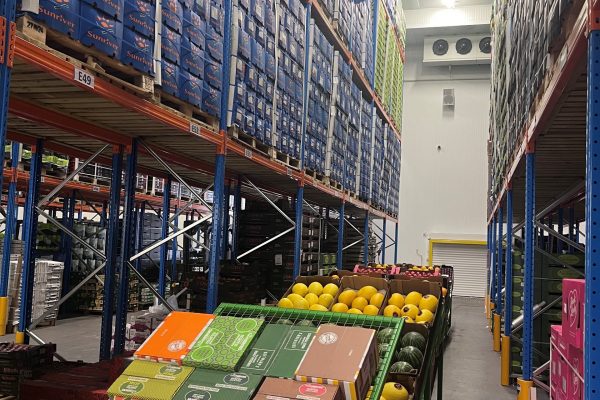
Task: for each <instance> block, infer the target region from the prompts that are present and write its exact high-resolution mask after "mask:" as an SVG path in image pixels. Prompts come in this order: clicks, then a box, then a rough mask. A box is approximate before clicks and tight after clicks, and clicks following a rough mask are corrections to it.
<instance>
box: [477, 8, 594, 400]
mask: <svg viewBox="0 0 600 400" xmlns="http://www.w3.org/2000/svg"><path fill="white" fill-rule="evenodd" d="M561 3H562V2H561ZM567 3H568V4H569V5H570V6H571V9H570V11H569V12H568V14H567V15H564V16H563V17H562V21H563V23H564V25H563V26H562V31H561V32H560V34H559V35H555V37H554V41H553V43H548V45H550V52H549V53H548V56H549V59H550V62H549V63H548V64H546V65H548V66H549V68H547V69H546V73H545V74H544V76H542V77H541V78H543V79H541V82H537V84H538V85H539V87H540V89H539V91H536V92H534V93H533V96H532V97H533V101H532V103H531V107H530V110H526V117H525V124H524V126H523V128H522V130H521V129H519V130H517V131H515V132H510V126H509V125H507V124H505V123H504V122H503V123H502V124H500V123H497V122H495V121H503V120H502V118H504V117H507V115H506V114H501V115H496V118H494V119H493V120H492V122H491V126H492V128H491V129H492V132H493V134H494V135H498V134H506V135H509V134H510V136H511V137H515V138H516V139H515V140H514V142H513V143H514V146H513V145H510V143H511V142H510V141H509V142H508V143H509V145H510V147H508V148H507V149H506V150H504V154H503V155H502V156H504V157H507V160H508V162H507V166H506V168H505V170H504V172H503V173H501V174H500V175H499V181H496V180H493V179H490V201H489V203H488V254H489V282H488V285H489V289H490V290H489V294H488V300H487V302H486V307H487V310H488V313H489V314H488V315H489V316H490V317H491V316H492V314H493V316H494V319H493V324H494V327H495V328H496V329H495V335H494V348H495V349H496V350H497V351H499V350H500V347H501V346H500V325H501V324H502V323H501V319H502V318H503V319H504V323H503V324H502V326H503V335H504V336H503V338H502V352H503V355H502V357H503V362H502V364H503V367H502V372H503V373H502V384H505V385H508V384H509V383H510V373H509V357H510V349H511V340H512V341H513V343H515V342H519V343H520V344H522V349H521V350H520V353H521V357H522V360H521V361H522V373H520V374H518V376H517V378H518V380H517V382H518V384H519V386H520V388H521V391H522V393H521V394H520V396H519V398H530V397H529V388H530V387H531V385H534V386H536V387H539V388H542V389H545V390H549V388H548V385H546V384H545V383H544V382H543V378H542V376H543V375H544V372H545V371H547V370H548V368H549V362H545V361H544V357H545V356H544V354H543V353H540V352H539V350H538V349H537V348H536V347H535V343H534V320H535V319H536V318H538V317H539V316H540V315H543V314H544V312H546V311H547V310H549V309H550V308H551V307H553V306H554V304H555V303H556V299H551V298H545V299H544V300H545V305H541V306H540V305H537V306H536V305H535V304H534V298H535V297H537V296H536V292H538V290H539V288H538V285H540V282H541V281H540V279H539V278H537V277H536V276H534V271H535V268H541V269H542V270H544V269H547V268H548V266H549V265H551V264H555V265H559V266H560V267H562V268H568V269H569V270H574V271H576V269H574V268H573V266H572V265H570V264H569V263H568V262H566V261H562V260H560V259H558V258H557V257H556V256H555V255H553V254H552V252H553V251H555V250H556V252H557V253H558V252H562V251H563V250H564V251H567V252H573V251H579V250H580V251H583V252H584V253H585V279H586V296H585V345H584V352H585V366H584V373H583V376H582V377H583V381H584V382H585V385H584V386H585V394H584V395H585V397H584V398H586V399H592V398H596V397H597V396H598V393H599V390H600V383H599V381H598V379H595V377H596V375H597V372H598V365H599V362H600V358H599V357H600V353H599V352H598V351H599V350H598V346H597V336H598V334H600V325H599V319H598V311H597V307H596V304H597V303H598V289H599V287H598V284H599V283H598V279H597V278H598V267H597V265H596V264H597V263H598V261H599V260H598V252H597V250H598V248H597V246H598V245H597V241H596V240H595V239H596V236H597V234H598V228H597V225H598V222H599V221H598V213H597V208H598V198H597V197H598V193H597V190H598V182H597V180H598V172H597V171H598V167H599V164H598V163H599V162H600V161H599V160H598V158H597V150H598V135H597V129H598V106H597V103H598V86H599V82H600V81H599V75H598V57H600V47H599V44H600V25H599V24H598V21H599V19H598V18H599V15H600V2H598V1H597V0H588V1H573V2H565V4H567ZM498 4H500V3H498ZM500 6H503V5H500ZM513 6H514V4H513ZM517 6H519V5H518V4H517ZM549 27H553V25H549ZM559 31H560V28H559ZM508 67H509V66H508ZM508 67H507V68H508ZM506 101H508V100H506ZM509 103H510V102H509ZM496 125H497V126H496ZM494 126H496V130H495V131H494ZM503 130H504V131H503ZM586 148H587V150H586ZM490 156H491V155H490ZM491 176H492V177H494V176H496V173H495V172H494V171H491ZM567 211H568V214H567ZM581 222H585V226H586V228H585V229H586V232H585V238H586V242H587V243H586V245H585V246H583V245H581V244H580V243H579V225H580V223H581ZM565 225H566V226H567V227H568V232H565V229H564V228H565ZM503 226H505V227H506V233H505V234H504V232H503ZM523 229H524V230H523ZM504 242H505V243H504ZM517 245H518V248H519V249H521V248H522V249H524V255H523V258H522V260H523V268H522V269H521V268H517V267H519V266H518V265H517V262H515V260H517V259H518V260H521V257H520V253H519V252H518V251H517V250H518V249H515V247H517ZM542 259H544V260H550V261H551V263H548V262H540V260H542ZM504 265H505V267H504ZM536 265H540V267H535V266H536ZM521 270H522V271H523V272H522V275H523V278H522V282H523V287H522V297H521V295H519V296H518V298H519V303H520V299H521V298H522V309H523V314H522V317H521V318H520V319H519V322H520V321H521V320H522V326H519V324H515V323H513V317H514V316H515V315H513V309H514V307H513V295H514V294H515V291H517V290H518V289H517V287H516V286H517V285H513V281H514V279H513V278H518V279H517V281H519V279H520V277H519V276H517V273H520V271H521ZM513 271H515V276H513ZM517 271H518V272H517ZM519 285H520V283H519ZM503 291H504V292H505V293H506V295H505V296H503ZM558 301H560V297H558ZM534 306H535V307H534ZM520 330H522V333H521V334H520V336H521V337H520V338H518V337H516V336H515V334H516V332H517V331H520ZM546 333H547V335H548V337H549V335H550V332H546ZM513 354H514V353H513ZM517 354H518V353H517ZM534 356H536V357H537V356H540V359H541V360H542V361H541V365H534V363H533V360H534ZM546 359H547V358H546ZM513 377H514V376H513Z"/></svg>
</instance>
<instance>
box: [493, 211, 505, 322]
mask: <svg viewBox="0 0 600 400" xmlns="http://www.w3.org/2000/svg"><path fill="white" fill-rule="evenodd" d="M502 213H503V210H502V207H500V208H499V209H498V243H497V244H498V248H497V250H496V252H497V254H498V256H497V257H496V309H495V312H496V314H498V315H502V259H503V257H502V225H503V224H504V218H503V217H504V216H503V215H502ZM507 297H508V294H507Z"/></svg>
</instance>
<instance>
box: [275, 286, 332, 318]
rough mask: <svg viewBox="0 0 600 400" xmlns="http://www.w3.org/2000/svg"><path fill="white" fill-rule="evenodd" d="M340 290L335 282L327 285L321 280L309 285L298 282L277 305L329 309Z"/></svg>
mask: <svg viewBox="0 0 600 400" xmlns="http://www.w3.org/2000/svg"><path fill="white" fill-rule="evenodd" d="M339 290H340V288H339V287H338V285H336V284H335V283H328V284H326V285H325V286H323V285H322V284H321V283H320V282H312V283H310V284H309V285H308V286H306V284H304V283H296V284H294V286H292V293H290V294H289V295H288V296H286V297H284V298H282V299H281V300H279V303H277V306H278V307H282V308H295V309H298V310H313V311H329V307H331V304H333V299H334V298H335V296H337V294H338V291H339Z"/></svg>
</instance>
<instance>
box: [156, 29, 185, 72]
mask: <svg viewBox="0 0 600 400" xmlns="http://www.w3.org/2000/svg"><path fill="white" fill-rule="evenodd" d="M160 48H161V53H162V57H163V58H166V59H167V60H168V61H170V62H172V63H174V64H178V65H179V63H180V59H181V35H180V34H179V33H177V32H175V31H173V30H171V29H169V28H168V27H167V26H166V25H163V27H162V34H161V43H160Z"/></svg>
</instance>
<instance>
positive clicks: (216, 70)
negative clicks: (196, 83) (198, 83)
mask: <svg viewBox="0 0 600 400" xmlns="http://www.w3.org/2000/svg"><path fill="white" fill-rule="evenodd" d="M221 69H222V67H221V64H219V63H216V62H214V61H212V60H205V61H204V81H205V82H206V83H207V84H209V85H210V86H211V87H213V88H215V89H218V90H219V91H220V90H221V84H222V79H223V78H222V76H221Z"/></svg>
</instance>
